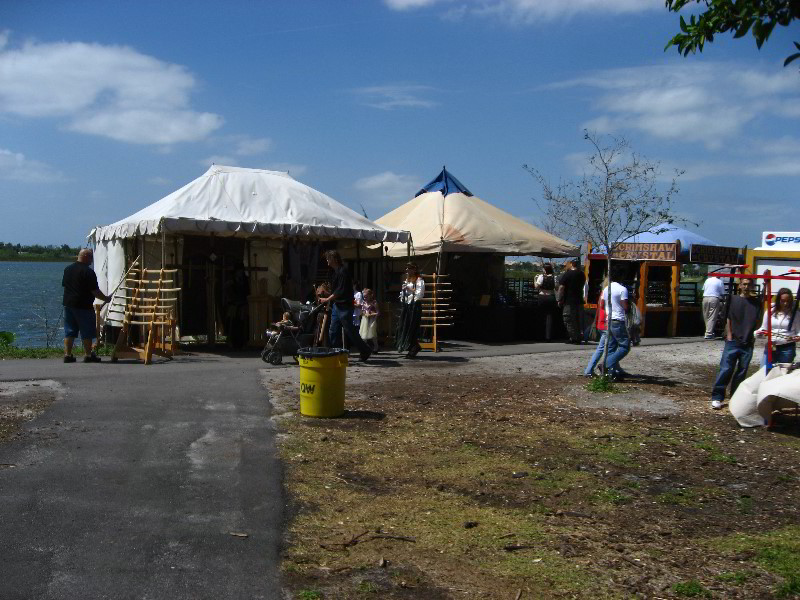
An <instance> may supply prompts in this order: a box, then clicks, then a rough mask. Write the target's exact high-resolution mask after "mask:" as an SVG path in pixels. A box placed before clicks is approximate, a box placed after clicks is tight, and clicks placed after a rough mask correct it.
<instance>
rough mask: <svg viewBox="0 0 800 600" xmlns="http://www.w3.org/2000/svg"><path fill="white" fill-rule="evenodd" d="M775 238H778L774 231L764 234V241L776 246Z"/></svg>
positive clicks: (768, 244)
mask: <svg viewBox="0 0 800 600" xmlns="http://www.w3.org/2000/svg"><path fill="white" fill-rule="evenodd" d="M775 239H776V237H775V234H774V233H768V234H767V235H765V236H764V243H765V244H766V245H767V246H774V245H775Z"/></svg>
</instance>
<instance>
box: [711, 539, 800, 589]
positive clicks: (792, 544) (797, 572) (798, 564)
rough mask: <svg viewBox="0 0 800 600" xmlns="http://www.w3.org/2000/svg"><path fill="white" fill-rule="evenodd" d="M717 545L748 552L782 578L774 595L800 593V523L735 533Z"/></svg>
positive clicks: (716, 544)
mask: <svg viewBox="0 0 800 600" xmlns="http://www.w3.org/2000/svg"><path fill="white" fill-rule="evenodd" d="M713 546H714V547H715V548H718V549H721V550H725V551H728V552H733V553H742V552H747V553H750V554H752V555H753V556H754V558H753V561H754V562H755V563H756V564H758V565H759V566H761V567H763V568H764V569H765V570H767V571H769V572H770V573H774V574H775V575H779V576H780V577H782V578H783V582H781V583H780V584H779V586H778V588H777V589H776V590H775V594H776V595H777V596H778V597H779V598H791V597H793V596H796V595H798V594H800V526H797V525H795V526H791V527H785V528H783V529H777V530H775V531H771V532H769V533H764V534H760V535H742V534H740V535H735V536H731V537H728V538H723V539H720V540H714V542H713Z"/></svg>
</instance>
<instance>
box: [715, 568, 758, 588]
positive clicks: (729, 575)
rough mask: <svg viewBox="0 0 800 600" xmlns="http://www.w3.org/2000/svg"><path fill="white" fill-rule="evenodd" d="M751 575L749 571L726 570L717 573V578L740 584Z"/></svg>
mask: <svg viewBox="0 0 800 600" xmlns="http://www.w3.org/2000/svg"><path fill="white" fill-rule="evenodd" d="M752 577H753V574H752V573H750V572H749V571H726V572H725V573H720V574H719V575H717V580H718V581H722V582H723V583H730V584H733V585H742V584H743V583H746V582H747V581H749V580H750V579H751V578H752Z"/></svg>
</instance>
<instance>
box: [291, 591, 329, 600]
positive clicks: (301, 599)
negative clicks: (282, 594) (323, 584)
mask: <svg viewBox="0 0 800 600" xmlns="http://www.w3.org/2000/svg"><path fill="white" fill-rule="evenodd" d="M323 597H324V596H323V595H322V592H319V591H317V590H300V591H299V592H297V594H296V595H295V598H297V600H322V598H323Z"/></svg>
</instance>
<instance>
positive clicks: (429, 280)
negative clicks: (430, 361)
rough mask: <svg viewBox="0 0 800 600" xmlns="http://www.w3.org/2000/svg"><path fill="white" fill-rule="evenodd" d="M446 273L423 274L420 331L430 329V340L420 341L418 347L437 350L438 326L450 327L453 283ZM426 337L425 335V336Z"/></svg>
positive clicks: (452, 314)
mask: <svg viewBox="0 0 800 600" xmlns="http://www.w3.org/2000/svg"><path fill="white" fill-rule="evenodd" d="M448 277H449V276H448V275H439V274H437V273H433V274H431V275H423V276H422V278H423V279H424V280H425V296H424V297H423V298H422V322H421V326H420V329H421V333H422V334H423V336H424V335H425V333H427V330H430V338H431V341H430V342H420V343H419V345H420V348H422V349H424V350H433V351H434V352H439V328H440V327H452V326H453V318H454V317H455V312H456V309H455V308H454V307H453V305H452V297H453V285H452V284H451V283H450V282H449V281H447V279H448ZM426 337H427V336H426Z"/></svg>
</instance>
